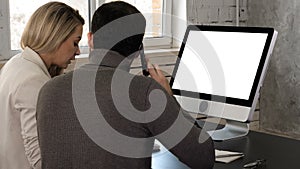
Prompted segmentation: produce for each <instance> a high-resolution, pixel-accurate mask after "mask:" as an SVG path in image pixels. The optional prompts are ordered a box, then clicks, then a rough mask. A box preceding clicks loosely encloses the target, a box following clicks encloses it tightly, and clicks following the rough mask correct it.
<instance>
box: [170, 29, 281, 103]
mask: <svg viewBox="0 0 300 169" xmlns="http://www.w3.org/2000/svg"><path fill="white" fill-rule="evenodd" d="M190 31H217V32H244V33H267V34H268V35H267V40H266V43H265V46H264V49H263V52H262V56H261V59H260V61H259V66H258V69H257V72H256V75H255V78H254V82H253V84H252V88H251V92H250V95H249V99H248V100H246V99H240V98H233V97H226V96H219V95H213V94H207V93H198V92H191V91H186V90H179V89H173V88H172V87H173V83H174V80H175V77H176V73H177V70H178V67H179V63H180V60H181V58H182V54H183V51H184V48H185V44H186V41H187V38H188V36H189V33H190ZM274 31H275V30H274V29H273V28H269V27H236V26H211V25H189V26H188V27H187V30H186V32H185V35H184V39H183V41H182V44H181V47H180V50H179V53H178V58H177V60H176V64H175V67H174V70H173V73H172V77H171V80H170V86H171V88H172V91H173V94H174V95H178V96H186V97H191V98H196V99H202V100H209V101H216V102H222V103H227V104H234V105H240V106H247V107H251V106H252V103H253V101H254V98H255V94H256V91H257V89H258V87H259V82H260V79H261V77H262V73H263V69H264V66H266V65H265V63H266V59H267V55H268V52H269V49H270V47H271V42H272V38H273V35H274Z"/></svg>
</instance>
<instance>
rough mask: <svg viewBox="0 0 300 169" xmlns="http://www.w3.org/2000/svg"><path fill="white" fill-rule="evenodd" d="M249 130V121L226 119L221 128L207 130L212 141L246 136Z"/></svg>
mask: <svg viewBox="0 0 300 169" xmlns="http://www.w3.org/2000/svg"><path fill="white" fill-rule="evenodd" d="M248 132H249V123H243V122H238V121H233V120H226V125H225V127H224V128H222V129H218V130H211V131H207V133H208V134H209V135H210V136H211V138H212V139H213V140H214V141H224V140H229V139H234V138H238V137H243V136H246V135H247V134H248Z"/></svg>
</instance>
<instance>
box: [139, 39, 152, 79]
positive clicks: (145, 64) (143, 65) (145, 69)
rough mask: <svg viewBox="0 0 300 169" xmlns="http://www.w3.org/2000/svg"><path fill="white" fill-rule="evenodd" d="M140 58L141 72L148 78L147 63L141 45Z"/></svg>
mask: <svg viewBox="0 0 300 169" xmlns="http://www.w3.org/2000/svg"><path fill="white" fill-rule="evenodd" d="M140 58H141V64H142V72H143V75H144V76H149V75H150V73H149V71H148V67H147V61H146V58H145V53H144V47H143V44H142V45H141V48H140Z"/></svg>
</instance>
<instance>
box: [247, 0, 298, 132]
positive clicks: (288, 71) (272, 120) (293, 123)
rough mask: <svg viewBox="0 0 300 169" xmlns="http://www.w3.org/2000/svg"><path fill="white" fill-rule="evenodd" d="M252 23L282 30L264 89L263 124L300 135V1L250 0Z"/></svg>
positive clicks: (266, 127)
mask: <svg viewBox="0 0 300 169" xmlns="http://www.w3.org/2000/svg"><path fill="white" fill-rule="evenodd" d="M248 25H249V26H270V27H274V28H275V29H276V30H277V31H278V33H279V35H278V39H277V43H276V46H275V50H274V52H273V55H272V58H271V63H270V66H269V70H268V74H267V76H266V79H265V82H264V86H263V88H262V93H261V99H260V126H261V128H262V129H264V130H267V131H271V132H276V133H280V134H285V135H288V136H292V137H294V138H300V1H299V0H284V1H283V0H249V3H248Z"/></svg>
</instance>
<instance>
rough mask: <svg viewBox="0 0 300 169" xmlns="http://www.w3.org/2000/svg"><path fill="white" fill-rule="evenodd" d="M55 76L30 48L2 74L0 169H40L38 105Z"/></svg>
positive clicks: (10, 62) (8, 65) (11, 60)
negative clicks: (40, 92)
mask: <svg viewBox="0 0 300 169" xmlns="http://www.w3.org/2000/svg"><path fill="white" fill-rule="evenodd" d="M49 79H51V76H50V74H49V72H48V70H47V67H46V65H45V64H44V62H43V61H42V59H41V58H40V56H39V55H38V54H37V53H36V52H34V51H33V50H32V49H30V48H28V47H26V48H25V49H24V51H23V52H22V53H20V54H17V55H16V56H14V57H12V58H11V59H10V60H9V61H8V62H7V63H6V64H5V65H4V67H3V68H2V69H1V71H0V168H1V169H30V168H40V165H41V158H40V149H39V144H38V138H37V126H36V103H37V98H38V93H39V91H40V89H41V87H42V86H43V85H44V84H45V83H46V82H47V81H48V80H49Z"/></svg>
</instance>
